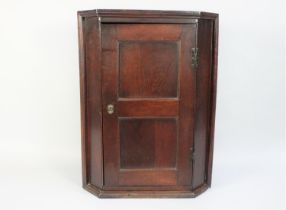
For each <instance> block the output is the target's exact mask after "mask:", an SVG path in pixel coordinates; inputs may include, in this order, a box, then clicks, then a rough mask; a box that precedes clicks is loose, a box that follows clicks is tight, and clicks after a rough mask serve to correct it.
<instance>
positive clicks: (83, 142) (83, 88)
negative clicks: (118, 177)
mask: <svg viewBox="0 0 286 210" xmlns="http://www.w3.org/2000/svg"><path fill="white" fill-rule="evenodd" d="M77 19H78V44H79V45H78V46H79V70H80V71H79V79H80V109H81V112H80V114H81V148H82V183H83V185H84V186H85V185H87V174H88V172H87V169H88V166H87V159H88V158H87V154H89V153H88V152H87V146H86V123H85V122H86V73H85V58H84V18H83V17H82V16H81V15H80V14H78V16H77Z"/></svg>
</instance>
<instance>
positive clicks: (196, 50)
mask: <svg viewBox="0 0 286 210" xmlns="http://www.w3.org/2000/svg"><path fill="white" fill-rule="evenodd" d="M198 66H199V48H197V47H194V48H192V67H193V68H194V69H196V68H198Z"/></svg>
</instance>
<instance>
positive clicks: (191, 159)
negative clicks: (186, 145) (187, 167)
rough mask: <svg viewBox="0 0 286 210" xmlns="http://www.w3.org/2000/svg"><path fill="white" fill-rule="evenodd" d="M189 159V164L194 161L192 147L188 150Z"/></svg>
mask: <svg viewBox="0 0 286 210" xmlns="http://www.w3.org/2000/svg"><path fill="white" fill-rule="evenodd" d="M189 158H190V162H191V163H192V162H193V161H194V159H195V151H194V148H193V147H191V148H190V156H189Z"/></svg>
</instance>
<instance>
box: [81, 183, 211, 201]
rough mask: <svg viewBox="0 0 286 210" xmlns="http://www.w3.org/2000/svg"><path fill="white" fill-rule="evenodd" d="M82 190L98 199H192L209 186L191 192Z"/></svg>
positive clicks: (85, 186)
mask: <svg viewBox="0 0 286 210" xmlns="http://www.w3.org/2000/svg"><path fill="white" fill-rule="evenodd" d="M83 188H84V189H85V190H87V191H88V192H90V193H92V194H94V195H96V196H97V197H99V198H194V197H196V196H198V195H200V194H201V193H203V192H204V191H206V190H207V189H208V188H209V186H208V185H207V184H203V185H201V186H200V187H198V188H196V189H195V190H193V191H186V190H152V191H151V190H141V191H139V190H136V191H135V190H103V189H100V188H98V187H96V186H94V185H92V184H87V185H84V186H83Z"/></svg>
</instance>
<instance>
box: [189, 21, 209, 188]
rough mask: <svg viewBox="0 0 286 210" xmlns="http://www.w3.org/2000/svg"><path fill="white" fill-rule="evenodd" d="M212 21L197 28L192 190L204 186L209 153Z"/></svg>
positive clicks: (204, 22) (200, 22) (200, 24)
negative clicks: (197, 57)
mask: <svg viewBox="0 0 286 210" xmlns="http://www.w3.org/2000/svg"><path fill="white" fill-rule="evenodd" d="M213 23H214V22H213V20H210V19H200V20H199V28H198V49H199V50H198V53H199V66H198V69H197V93H196V102H197V103H196V117H195V118H196V120H195V135H194V139H195V140H194V155H193V182H192V185H193V189H196V188H198V187H200V186H202V185H204V184H205V182H206V178H207V171H208V170H207V163H208V157H209V155H208V152H209V144H210V139H209V133H210V114H211V109H212V104H211V95H212V93H211V90H212V86H211V82H212V71H213V69H212V63H213V62H212V61H213V57H212V54H213V53H212V49H213V25H214V24H213Z"/></svg>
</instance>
